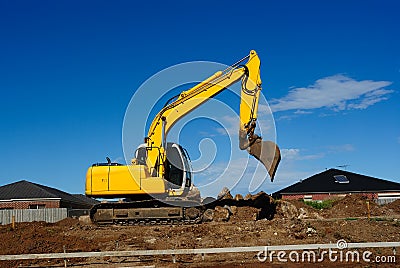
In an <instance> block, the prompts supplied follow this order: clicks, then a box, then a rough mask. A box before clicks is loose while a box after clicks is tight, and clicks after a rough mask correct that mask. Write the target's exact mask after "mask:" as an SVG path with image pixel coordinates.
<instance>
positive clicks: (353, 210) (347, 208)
mask: <svg viewBox="0 0 400 268" xmlns="http://www.w3.org/2000/svg"><path fill="white" fill-rule="evenodd" d="M367 202H368V203H369V210H370V216H381V215H386V214H387V210H386V209H385V208H384V207H383V206H379V205H378V204H376V203H375V202H374V201H372V200H369V199H368V198H367V197H365V196H362V195H347V196H346V197H344V198H342V199H339V200H336V201H334V202H333V204H332V207H331V208H329V209H325V210H323V211H322V212H321V214H322V215H323V216H324V217H325V218H351V217H367V216H368V205H367Z"/></svg>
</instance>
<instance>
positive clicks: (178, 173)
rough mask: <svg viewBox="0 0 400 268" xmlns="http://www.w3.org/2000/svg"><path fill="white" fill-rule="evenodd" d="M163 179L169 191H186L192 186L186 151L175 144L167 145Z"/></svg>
mask: <svg viewBox="0 0 400 268" xmlns="http://www.w3.org/2000/svg"><path fill="white" fill-rule="evenodd" d="M166 153H167V160H166V161H165V162H164V171H165V175H164V178H165V180H166V181H167V189H169V190H172V191H173V190H184V191H185V190H187V189H189V187H190V186H191V184H192V170H191V166H190V164H189V163H190V159H189V157H188V155H187V153H186V150H185V149H184V148H183V147H182V146H180V145H179V144H176V143H171V142H169V143H167V148H166Z"/></svg>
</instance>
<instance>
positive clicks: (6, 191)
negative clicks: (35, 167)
mask: <svg viewBox="0 0 400 268" xmlns="http://www.w3.org/2000/svg"><path fill="white" fill-rule="evenodd" d="M33 198H35V199H36V198H43V199H49V198H54V199H59V200H60V201H62V202H66V203H72V204H84V205H87V204H88V203H87V202H85V201H83V200H82V199H81V198H77V197H75V196H73V195H71V194H69V193H66V192H63V191H60V190H58V189H55V188H51V187H48V186H44V185H40V184H36V183H33V182H29V181H26V180H22V181H17V182H14V183H11V184H7V185H4V186H1V187H0V200H10V199H33Z"/></svg>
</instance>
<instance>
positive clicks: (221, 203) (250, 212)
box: [206, 189, 276, 221]
mask: <svg viewBox="0 0 400 268" xmlns="http://www.w3.org/2000/svg"><path fill="white" fill-rule="evenodd" d="M222 192H223V195H221V196H222V197H220V199H219V200H216V201H214V202H212V203H209V204H206V208H207V209H210V210H213V211H214V215H218V217H216V219H217V220H216V221H229V219H230V218H232V219H233V220H243V221H252V220H260V219H269V220H271V219H273V217H274V216H275V213H276V203H275V200H274V199H273V198H272V197H271V196H270V195H268V194H266V193H265V192H262V191H261V192H259V193H257V194H255V195H250V194H248V195H246V198H244V199H243V198H240V196H239V197H238V196H237V197H236V198H233V196H232V195H231V194H230V192H229V191H228V190H226V189H224V190H223V191H222ZM227 212H228V214H229V216H227V217H226V216H225V215H226V214H227ZM236 214H237V215H236ZM221 216H222V220H220V219H221Z"/></svg>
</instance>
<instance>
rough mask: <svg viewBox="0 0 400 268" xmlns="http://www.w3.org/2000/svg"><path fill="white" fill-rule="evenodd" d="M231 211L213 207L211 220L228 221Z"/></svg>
mask: <svg viewBox="0 0 400 268" xmlns="http://www.w3.org/2000/svg"><path fill="white" fill-rule="evenodd" d="M230 215H231V213H230V212H229V210H228V209H227V208H223V207H219V206H217V207H215V209H214V218H213V220H214V221H216V222H223V221H229V218H230Z"/></svg>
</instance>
